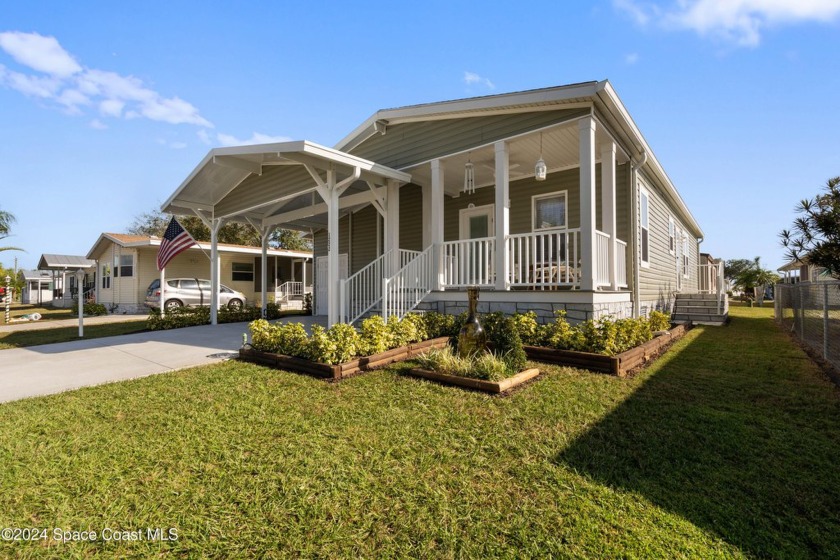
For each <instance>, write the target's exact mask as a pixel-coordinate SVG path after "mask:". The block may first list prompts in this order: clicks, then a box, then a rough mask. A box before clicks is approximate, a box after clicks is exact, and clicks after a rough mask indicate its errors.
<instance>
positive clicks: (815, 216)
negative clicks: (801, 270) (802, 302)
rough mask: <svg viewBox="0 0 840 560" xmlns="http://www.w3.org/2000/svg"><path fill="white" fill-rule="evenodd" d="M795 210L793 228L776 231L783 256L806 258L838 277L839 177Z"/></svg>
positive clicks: (839, 267)
mask: <svg viewBox="0 0 840 560" xmlns="http://www.w3.org/2000/svg"><path fill="white" fill-rule="evenodd" d="M795 210H796V213H797V214H800V216H799V217H798V218H796V219H795V220H794V221H793V228H792V229H790V230H782V233H781V234H779V236H780V237H781V238H782V245H784V246H785V248H787V253H785V256H786V257H787V258H789V259H790V260H792V261H799V262H804V261H806V260H807V262H808V264H812V265H815V266H820V267H823V268H825V269H826V271H828V273H829V274H830V275H831V276H833V277H834V278H837V279H840V177H833V178H831V179H829V180H828V181H826V185H825V193H824V194H818V195H817V196H816V197H814V198H813V199H808V198H806V199H804V200H802V201H801V202H800V203H799V204H798V205H797V206H796V209H795Z"/></svg>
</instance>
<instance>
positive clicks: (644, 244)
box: [639, 189, 650, 267]
mask: <svg viewBox="0 0 840 560" xmlns="http://www.w3.org/2000/svg"><path fill="white" fill-rule="evenodd" d="M649 207H650V195H649V194H648V192H647V191H646V190H644V189H639V223H640V224H641V229H642V240H641V246H640V247H639V250H640V252H641V255H642V266H645V267H647V266H650V216H649V212H650V208H649Z"/></svg>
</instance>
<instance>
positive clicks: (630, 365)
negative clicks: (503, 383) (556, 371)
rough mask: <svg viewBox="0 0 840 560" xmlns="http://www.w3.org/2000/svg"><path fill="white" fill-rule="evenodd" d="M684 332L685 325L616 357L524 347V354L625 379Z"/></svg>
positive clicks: (532, 357)
mask: <svg viewBox="0 0 840 560" xmlns="http://www.w3.org/2000/svg"><path fill="white" fill-rule="evenodd" d="M685 331H686V328H685V325H677V326H676V327H674V328H672V329H671V330H669V331H668V334H663V335H661V336H657V337H656V338H654V339H653V340H649V341H647V342H645V343H644V344H642V345H640V346H636V347H635V348H631V349H630V350H627V351H626V352H622V353H621V354H616V355H615V356H604V355H603V354H592V353H589V352H575V351H573V350H555V349H553V348H543V347H541V346H525V353H526V354H527V355H528V359H530V360H536V361H538V362H547V363H550V364H558V365H563V366H570V367H576V368H581V369H588V370H591V371H598V372H602V373H609V374H612V375H617V376H619V377H624V376H625V375H627V374H628V373H629V372H630V371H632V370H634V369H636V368H638V367H639V366H641V365H643V364H645V363H647V362H649V361H650V360H652V359H653V358H655V357H656V356H658V355H659V354H660V353H661V350H662V347H663V346H666V345H668V344H670V343H672V342H673V341H675V340H679V339H680V338H682V336H683V335H684V334H685Z"/></svg>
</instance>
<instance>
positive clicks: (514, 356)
mask: <svg viewBox="0 0 840 560" xmlns="http://www.w3.org/2000/svg"><path fill="white" fill-rule="evenodd" d="M485 318H486V319H487V322H486V323H487V327H486V328H487V342H488V343H489V344H490V347H491V348H493V353H494V354H495V355H496V356H498V357H499V358H500V359H501V360H502V361H503V362H504V364H505V366H506V367H507V374H508V375H514V374H516V373H518V372H520V371H522V370H523V369H525V362H526V361H527V360H528V357H527V356H526V355H525V349H524V348H522V339H521V338H520V337H519V332H518V331H517V329H516V326H515V324H514V321H513V319H511V318H510V317H505V316H504V315H503V314H502V313H490V314H488V315H486V316H485ZM479 358H480V356H479Z"/></svg>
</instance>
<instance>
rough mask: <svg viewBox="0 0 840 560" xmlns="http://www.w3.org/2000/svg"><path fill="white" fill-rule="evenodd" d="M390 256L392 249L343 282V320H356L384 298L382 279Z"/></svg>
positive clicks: (350, 321)
mask: <svg viewBox="0 0 840 560" xmlns="http://www.w3.org/2000/svg"><path fill="white" fill-rule="evenodd" d="M390 256H391V251H388V252H387V253H384V254H382V255H380V256H379V257H378V258H376V259H375V260H373V261H372V262H370V263H369V264H368V265H366V266H365V267H364V268H362V269H360V270H359V271H357V272H356V273H355V274H353V275H352V276H350V277H348V278H347V279H346V280H344V281H343V282H342V295H341V299H342V301H343V302H344V303H343V305H342V306H341V321H342V322H344V323H353V322H355V321H356V320H358V319H359V317H361V316H362V315H364V314H365V313H367V312H368V311H370V310H371V309H372V308H373V307H374V306H375V305H376V304H377V303H379V301H380V300H381V299H382V279H383V278H384V277H385V271H386V269H387V266H388V259H389V258H390ZM400 256H401V257H402V254H401V255H400Z"/></svg>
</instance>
